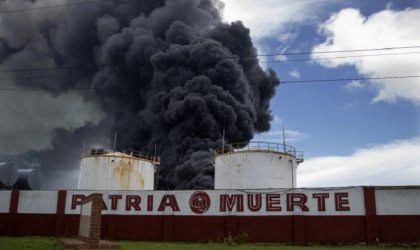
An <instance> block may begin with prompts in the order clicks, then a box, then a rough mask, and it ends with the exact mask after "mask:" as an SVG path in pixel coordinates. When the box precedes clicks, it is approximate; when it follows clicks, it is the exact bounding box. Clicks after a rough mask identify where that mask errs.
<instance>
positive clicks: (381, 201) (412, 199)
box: [375, 186, 420, 227]
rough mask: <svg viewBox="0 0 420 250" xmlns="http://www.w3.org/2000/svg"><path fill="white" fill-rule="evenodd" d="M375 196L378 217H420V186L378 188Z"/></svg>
mask: <svg viewBox="0 0 420 250" xmlns="http://www.w3.org/2000/svg"><path fill="white" fill-rule="evenodd" d="M375 196H376V213H377V214H378V215H420V186H419V187H417V188H414V187H412V188H387V187H383V188H377V189H376V190H375ZM419 227H420V225H419Z"/></svg>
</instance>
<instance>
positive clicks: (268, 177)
mask: <svg viewBox="0 0 420 250" xmlns="http://www.w3.org/2000/svg"><path fill="white" fill-rule="evenodd" d="M295 186H296V161H295V159H294V157H292V156H290V155H287V154H284V153H277V152H270V151H240V152H234V153H231V154H223V155H217V156H216V165H215V183H214V187H215V189H264V188H293V187H295Z"/></svg>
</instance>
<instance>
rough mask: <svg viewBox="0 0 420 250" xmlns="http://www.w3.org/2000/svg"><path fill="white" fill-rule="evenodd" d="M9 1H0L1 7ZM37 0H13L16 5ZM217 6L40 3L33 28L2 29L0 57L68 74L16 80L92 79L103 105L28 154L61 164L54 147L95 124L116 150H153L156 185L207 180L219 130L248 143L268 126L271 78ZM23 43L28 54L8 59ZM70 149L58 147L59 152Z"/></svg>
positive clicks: (170, 1)
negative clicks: (157, 159) (88, 119)
mask: <svg viewBox="0 0 420 250" xmlns="http://www.w3.org/2000/svg"><path fill="white" fill-rule="evenodd" d="M13 1H16V0H13ZM7 2H8V1H6V3H1V2H0V7H1V8H6V7H4V6H6V5H7ZM45 2H46V3H48V2H49V1H46V0H45V1H42V0H37V1H33V0H28V1H22V0H21V1H16V2H14V6H16V5H17V6H21V7H26V8H27V7H28V6H42V4H43V3H45ZM68 2H71V1H68ZM17 3H19V4H17ZM9 5H10V3H9ZM222 6H223V5H222V4H221V2H219V1H218V0H166V1H157V0H147V1H146V0H141V1H138V0H113V1H104V2H100V3H96V4H89V5H87V4H86V5H83V6H74V7H67V8H65V9H63V10H57V9H51V10H43V11H44V12H42V13H43V16H42V17H39V16H33V17H32V18H33V19H34V21H33V24H31V25H30V26H32V27H31V30H30V31H31V32H32V33H30V34H28V35H22V37H19V36H16V35H14V36H16V37H13V39H11V38H10V37H8V34H7V33H6V35H4V34H1V33H0V35H1V36H0V45H1V46H0V60H1V61H0V62H1V63H6V62H7V65H8V66H13V67H15V68H16V67H19V68H25V67H26V68H27V67H34V66H35V65H40V63H39V61H42V62H44V65H46V66H52V67H58V68H61V69H62V71H60V72H58V73H60V76H63V75H64V76H66V77H61V78H59V79H54V80H48V79H47V80H46V79H43V80H36V79H35V80H33V81H29V82H28V81H27V80H25V81H23V80H17V81H16V84H17V85H20V86H28V85H30V86H31V87H33V86H38V87H42V88H45V89H46V90H47V89H49V88H60V89H68V88H83V87H92V88H94V89H95V90H94V91H89V92H86V93H83V98H84V99H85V100H89V101H94V102H95V103H97V104H98V105H100V109H101V110H102V111H103V113H104V117H103V119H102V122H100V123H96V124H94V125H92V124H86V125H85V126H82V127H80V128H78V129H77V130H72V131H63V130H57V131H56V132H55V137H54V141H53V147H52V149H51V150H47V151H44V152H41V153H36V154H35V156H34V155H33V154H31V157H35V158H37V159H38V161H40V163H41V164H42V165H45V168H46V169H47V170H53V169H54V168H58V167H59V166H60V163H59V161H60V159H58V158H59V157H57V156H58V155H63V152H61V151H63V150H66V152H76V151H77V150H79V149H80V143H81V142H82V141H83V138H84V137H86V134H92V133H93V134H98V131H101V132H105V133H106V135H104V136H107V137H109V138H111V137H113V136H114V132H117V133H118V143H117V148H119V149H123V148H135V149H139V150H142V151H143V152H148V153H153V152H154V150H155V147H156V148H157V150H158V152H159V154H160V156H161V166H160V169H159V175H160V180H159V188H161V189H197V188H212V187H213V175H214V166H213V163H212V159H213V156H214V149H215V148H217V147H219V146H221V144H222V136H223V131H225V139H226V141H227V142H248V141H249V140H251V139H252V138H253V135H254V133H255V132H256V131H257V132H262V131H267V130H269V128H270V121H271V115H270V110H269V101H270V99H271V98H272V97H273V96H274V91H275V87H276V85H277V83H276V82H278V80H277V78H276V76H275V73H274V72H273V71H269V72H264V71H263V70H262V69H261V67H260V66H259V64H258V60H257V58H256V57H255V55H256V50H255V48H254V46H253V44H252V41H251V38H250V35H249V30H248V29H247V28H245V27H244V26H243V24H242V23H241V22H235V23H231V24H228V23H224V22H223V21H222V18H221V14H220V11H221V9H222ZM38 14H41V12H40V13H38ZM45 14H47V15H45ZM20 16H22V15H20ZM0 18H1V19H2V22H3V23H5V22H6V23H7V22H8V23H10V25H14V27H16V24H15V23H20V22H21V21H16V19H14V18H16V16H14V17H13V16H6V17H3V16H2V17H0ZM29 18H31V17H29ZM25 22H31V21H30V20H26V21H25ZM22 27H25V26H24V25H23V24H22ZM33 29H35V30H36V31H33ZM12 41H13V43H15V45H13V46H12V45H11V44H12ZM34 41H37V43H38V44H41V45H42V46H41V45H39V46H38V47H36V46H35V45H33V44H35V42H34ZM25 50H27V51H28V54H31V56H22V57H21V58H18V59H16V60H14V61H13V64H12V63H10V62H9V61H10V60H8V58H10V57H11V56H13V55H15V54H16V53H18V52H19V51H25ZM40 51H42V52H43V53H40ZM92 65H97V66H92ZM45 73H46V72H43V73H42V74H45ZM47 73H51V74H57V72H56V71H54V72H47ZM32 74H40V73H39V72H35V73H32ZM49 93H50V94H51V95H56V96H59V95H61V94H63V93H67V91H65V90H54V91H49ZM67 105H71V103H68V104H67ZM74 115H75V116H77V114H74ZM95 132H96V133H95ZM64 145H65V146H64ZM70 148H73V149H70ZM60 152H61V153H60ZM37 154H38V157H36V155H37ZM49 155H50V156H54V157H52V158H53V159H54V161H52V160H50V159H51V158H49V157H48V156H49ZM69 155H72V156H74V153H73V154H65V153H64V155H63V159H65V160H68V159H67V158H68V157H66V156H69ZM65 165H67V164H65ZM71 168H72V167H69V169H71ZM74 168H77V163H76V164H75V166H74Z"/></svg>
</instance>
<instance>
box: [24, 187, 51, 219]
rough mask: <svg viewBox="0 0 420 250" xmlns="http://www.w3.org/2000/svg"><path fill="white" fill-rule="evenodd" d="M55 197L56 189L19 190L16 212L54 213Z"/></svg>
mask: <svg viewBox="0 0 420 250" xmlns="http://www.w3.org/2000/svg"><path fill="white" fill-rule="evenodd" d="M57 199H58V192H57V191H20V193H19V203H18V213H20V214H55V213H56V212H57Z"/></svg>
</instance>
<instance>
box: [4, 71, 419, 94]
mask: <svg viewBox="0 0 420 250" xmlns="http://www.w3.org/2000/svg"><path fill="white" fill-rule="evenodd" d="M409 78H420V76H417V75H411V76H383V77H360V78H335V79H311V80H290V81H280V82H273V83H280V84H286V83H287V84H290V83H316V82H344V81H367V80H396V79H409ZM121 89H140V88H132V87H129V88H124V87H109V88H107V87H104V88H101V87H71V88H33V87H22V88H15V87H10V88H0V91H98V90H121Z"/></svg>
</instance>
